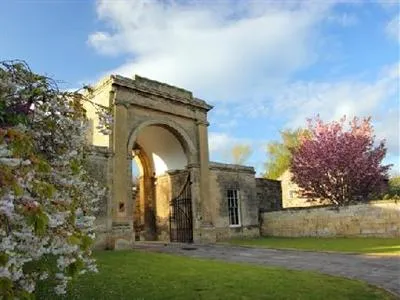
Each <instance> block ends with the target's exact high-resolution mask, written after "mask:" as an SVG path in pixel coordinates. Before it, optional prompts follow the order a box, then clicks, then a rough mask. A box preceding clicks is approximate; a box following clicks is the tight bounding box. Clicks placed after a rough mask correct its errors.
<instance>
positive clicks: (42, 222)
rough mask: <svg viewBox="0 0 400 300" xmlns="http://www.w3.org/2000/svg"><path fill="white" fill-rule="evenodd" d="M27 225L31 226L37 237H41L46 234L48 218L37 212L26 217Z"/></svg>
mask: <svg viewBox="0 0 400 300" xmlns="http://www.w3.org/2000/svg"><path fill="white" fill-rule="evenodd" d="M27 220H28V224H29V225H31V226H33V228H34V231H35V233H36V234H37V235H39V236H42V235H44V234H45V232H46V227H47V225H48V223H49V217H48V216H47V215H46V214H45V213H44V212H43V211H42V210H40V209H39V210H38V211H36V212H32V213H31V214H30V215H28V218H27Z"/></svg>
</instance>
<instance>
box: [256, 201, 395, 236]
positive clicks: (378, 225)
mask: <svg viewBox="0 0 400 300" xmlns="http://www.w3.org/2000/svg"><path fill="white" fill-rule="evenodd" d="M261 220H262V223H261V235H263V236H286V237H297V236H318V237H328V236H344V237H350V236H376V237H400V201H398V200H382V201H372V202H369V203H363V204H357V205H349V206H345V207H340V208H335V207H332V206H329V207H313V208H309V207H307V208H289V209H283V210H280V211H275V212H265V213H263V214H262V215H261Z"/></svg>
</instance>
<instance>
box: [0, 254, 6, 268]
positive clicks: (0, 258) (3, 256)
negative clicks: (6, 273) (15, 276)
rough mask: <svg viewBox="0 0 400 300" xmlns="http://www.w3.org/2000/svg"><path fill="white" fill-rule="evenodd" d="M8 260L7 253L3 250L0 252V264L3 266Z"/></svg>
mask: <svg viewBox="0 0 400 300" xmlns="http://www.w3.org/2000/svg"><path fill="white" fill-rule="evenodd" d="M7 262H8V255H7V254H6V253H4V252H2V253H0V266H5V265H6V263H7Z"/></svg>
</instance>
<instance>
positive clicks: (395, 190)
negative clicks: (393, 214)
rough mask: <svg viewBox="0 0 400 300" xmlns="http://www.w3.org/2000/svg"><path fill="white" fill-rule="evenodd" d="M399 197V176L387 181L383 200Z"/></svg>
mask: <svg viewBox="0 0 400 300" xmlns="http://www.w3.org/2000/svg"><path fill="white" fill-rule="evenodd" d="M398 197H400V175H397V176H393V177H391V178H390V179H389V184H388V189H387V192H386V193H385V195H384V198H385V199H391V198H398Z"/></svg>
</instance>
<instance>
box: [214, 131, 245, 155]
mask: <svg viewBox="0 0 400 300" xmlns="http://www.w3.org/2000/svg"><path fill="white" fill-rule="evenodd" d="M243 142H244V140H242V139H239V138H235V137H233V136H230V135H229V134H227V133H225V132H210V133H209V134H208V145H209V146H208V148H209V150H210V152H211V153H217V152H219V153H225V152H227V151H229V150H230V149H232V147H233V145H235V144H238V143H243Z"/></svg>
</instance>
